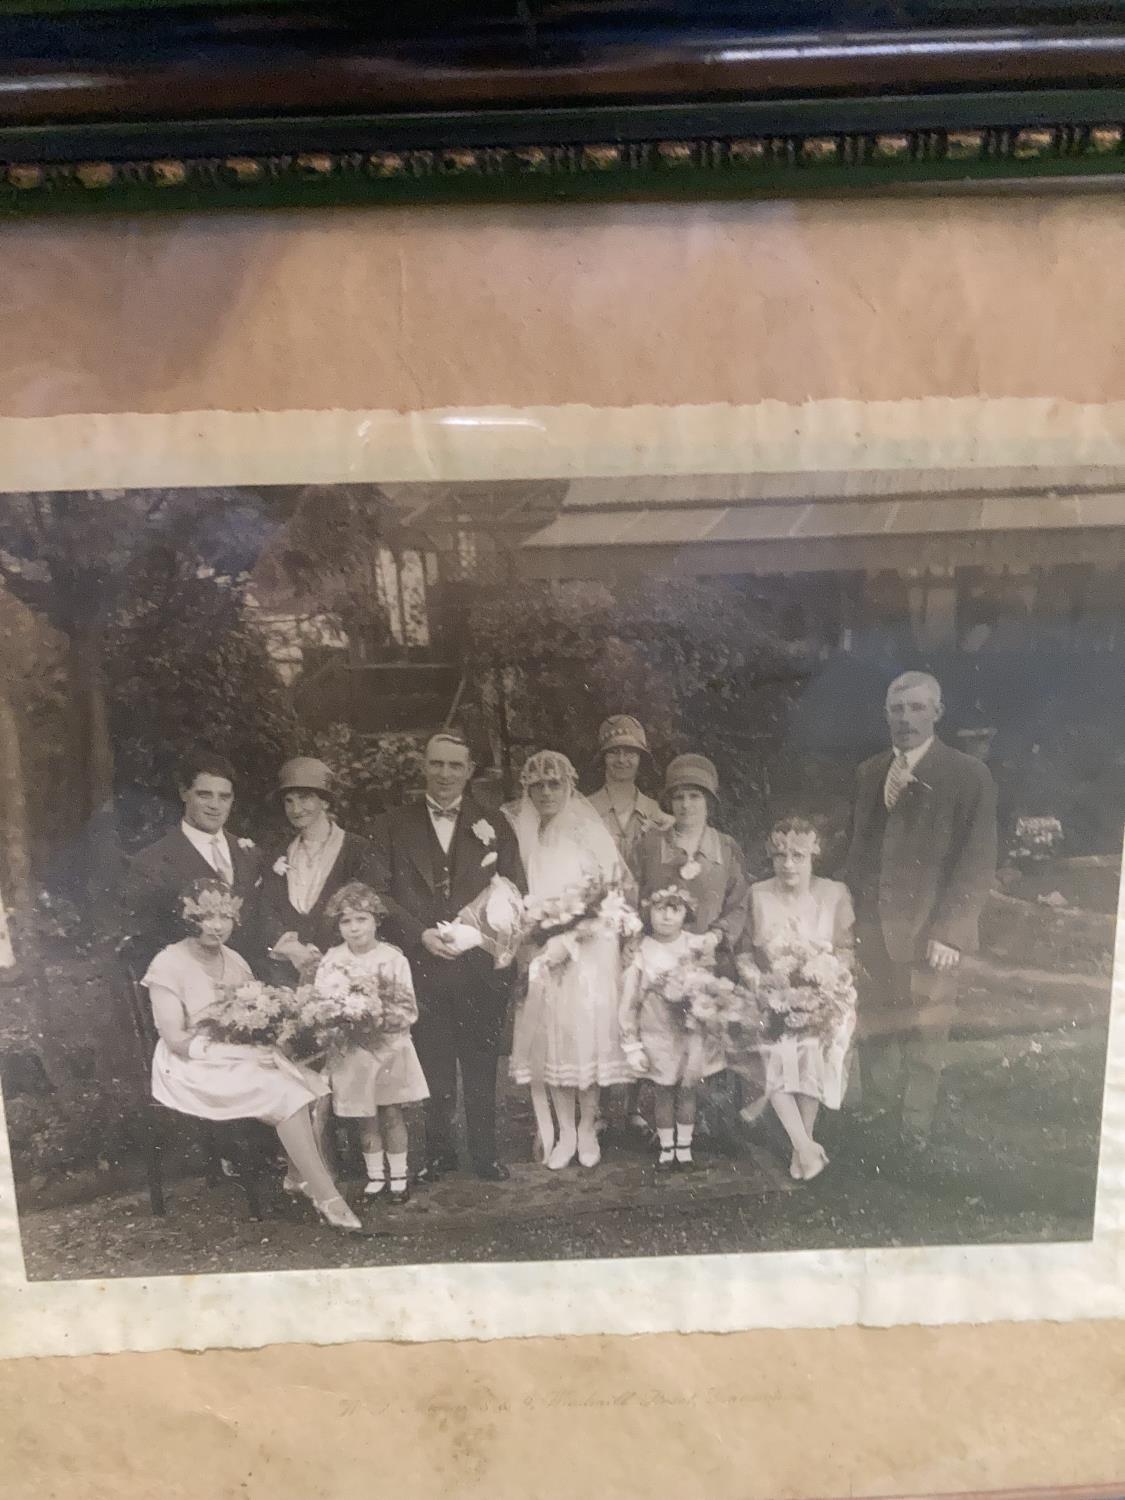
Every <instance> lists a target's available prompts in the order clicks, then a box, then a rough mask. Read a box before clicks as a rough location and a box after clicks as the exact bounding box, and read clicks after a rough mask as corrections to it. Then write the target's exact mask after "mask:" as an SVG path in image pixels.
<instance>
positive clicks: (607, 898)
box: [523, 876, 641, 963]
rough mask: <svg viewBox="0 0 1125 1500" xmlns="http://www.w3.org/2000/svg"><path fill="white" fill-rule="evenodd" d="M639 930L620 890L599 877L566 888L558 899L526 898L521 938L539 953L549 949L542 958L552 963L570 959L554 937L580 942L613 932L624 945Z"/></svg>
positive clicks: (566, 946)
mask: <svg viewBox="0 0 1125 1500" xmlns="http://www.w3.org/2000/svg"><path fill="white" fill-rule="evenodd" d="M640 931H641V919H640V917H638V916H637V914H636V912H635V911H634V910H633V908H632V907H631V906H630V905H629V903H628V902H627V901H626V900H625V897H624V895H623V893H622V892H621V890H620V889H619V888H618V887H617V886H611V885H607V884H606V882H605V881H604V880H602V879H600V878H599V877H598V876H591V877H590V878H589V879H588V880H585V881H583V882H582V883H581V884H578V885H572V886H568V887H567V888H566V890H564V891H563V892H561V894H559V895H557V896H547V897H542V898H539V899H535V898H532V897H530V896H529V897H528V898H527V900H526V901H525V902H524V925H523V933H524V937H525V938H527V939H528V941H529V942H531V943H532V944H533V945H534V946H535V947H537V948H539V949H540V950H548V952H547V954H545V956H548V957H549V961H550V962H553V963H565V962H567V961H569V958H570V957H573V953H572V950H571V948H570V945H569V944H560V943H556V942H555V941H554V939H556V938H569V939H570V940H571V942H581V941H582V940H583V939H585V938H589V937H593V936H595V935H596V934H597V933H599V932H612V933H613V934H614V935H615V936H616V937H617V938H618V939H619V940H620V941H621V942H625V941H628V940H629V939H631V938H634V937H636V936H637V935H638V934H639V933H640Z"/></svg>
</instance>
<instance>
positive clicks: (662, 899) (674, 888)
mask: <svg viewBox="0 0 1125 1500" xmlns="http://www.w3.org/2000/svg"><path fill="white" fill-rule="evenodd" d="M641 905H642V907H643V908H644V909H645V911H651V910H652V908H653V907H654V906H682V907H683V908H684V910H685V911H687V912H689V913H691V914H692V915H694V913H695V897H694V896H693V895H692V894H691V892H690V891H686V890H684V888H683V886H682V885H666V886H664V887H663V888H662V889H661V890H659V891H653V893H652V895H651V896H646V897H645V899H644V900H643V901H642V902H641Z"/></svg>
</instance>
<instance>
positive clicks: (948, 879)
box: [842, 739, 996, 963]
mask: <svg viewBox="0 0 1125 1500" xmlns="http://www.w3.org/2000/svg"><path fill="white" fill-rule="evenodd" d="M891 759H892V752H891V751H889V750H885V751H883V752H882V753H881V754H879V755H873V756H872V757H871V759H870V760H866V761H864V762H863V764H862V765H861V766H860V768H859V770H858V771H857V773H856V794H855V812H854V817H853V822H852V839H851V847H850V848H849V850H848V856H847V859H846V861H845V864H844V869H843V872H842V875H843V878H844V880H846V881H847V883H848V885H849V886H850V887H851V891H852V895H853V896H854V898H855V906H856V922H857V925H859V926H863V925H867V926H869V927H871V926H874V927H877V928H878V929H879V930H880V931H881V932H882V936H883V942H884V944H885V946H886V950H887V954H888V956H889V957H890V958H891V960H892V961H893V962H895V963H920V962H922V961H923V960H924V958H925V956H926V947H927V944H928V943H929V942H930V941H931V940H935V941H937V942H940V943H948V944H949V946H950V947H953V948H957V949H959V950H960V951H961V952H963V953H975V952H976V950H977V948H978V947H979V946H980V931H979V923H980V914H981V910H982V909H983V907H984V903H985V901H986V900H987V899H988V893H989V891H990V890H991V888H992V882H993V879H994V878H995V875H996V785H995V783H994V781H993V780H992V776H991V774H990V772H989V770H988V767H987V766H986V765H985V764H984V762H983V761H980V760H977V759H976V758H975V757H974V756H971V755H965V754H963V753H962V752H961V751H960V750H953V749H951V748H950V746H948V745H946V744H945V743H944V742H943V741H942V740H939V739H935V740H934V742H933V744H932V745H931V746H930V748H929V750H927V752H926V754H925V755H924V756H923V757H922V759H921V760H920V761H919V762H918V764H917V765H916V766H915V767H914V772H913V776H914V779H913V781H911V782H909V783H908V784H907V786H906V788H905V790H904V791H903V792H902V794H901V796H900V797H899V799H898V801H897V802H896V803H895V806H894V809H893V810H892V811H891V812H888V811H887V808H886V805H885V802H884V798H883V787H884V783H885V782H886V779H887V771H888V769H889V768H890V764H891Z"/></svg>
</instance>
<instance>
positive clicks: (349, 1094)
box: [326, 1036, 430, 1119]
mask: <svg viewBox="0 0 1125 1500" xmlns="http://www.w3.org/2000/svg"><path fill="white" fill-rule="evenodd" d="M326 1072H327V1076H328V1081H329V1083H330V1084H331V1086H332V1109H333V1111H334V1112H335V1113H336V1114H338V1115H342V1116H344V1117H345V1118H347V1119H369V1118H370V1117H371V1116H372V1115H373V1114H374V1113H375V1111H376V1110H377V1109H378V1108H380V1106H381V1105H384V1104H416V1103H418V1101H419V1100H421V1099H428V1098H429V1097H430V1091H429V1089H428V1088H427V1087H426V1076H425V1074H424V1073H423V1072H422V1064H421V1063H420V1062H419V1061H418V1054H417V1052H415V1050H414V1043H413V1042H412V1041H411V1040H410V1037H409V1036H404V1037H402V1039H401V1040H400V1041H399V1043H398V1045H397V1046H396V1047H395V1050H394V1051H393V1052H392V1053H391V1055H390V1056H389V1057H385V1058H383V1060H382V1061H381V1062H380V1060H379V1058H377V1057H376V1056H375V1055H374V1054H373V1053H371V1052H368V1051H367V1049H366V1048H365V1047H353V1048H352V1049H351V1050H350V1051H349V1052H347V1053H345V1054H344V1056H343V1057H341V1058H339V1059H338V1060H336V1061H334V1062H331V1063H329V1065H328V1068H327V1070H326Z"/></svg>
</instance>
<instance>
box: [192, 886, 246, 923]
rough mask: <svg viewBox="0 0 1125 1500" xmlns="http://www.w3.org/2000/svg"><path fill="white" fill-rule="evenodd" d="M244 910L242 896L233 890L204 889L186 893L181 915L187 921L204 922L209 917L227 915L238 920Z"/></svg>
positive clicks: (232, 919)
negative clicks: (194, 892)
mask: <svg viewBox="0 0 1125 1500" xmlns="http://www.w3.org/2000/svg"><path fill="white" fill-rule="evenodd" d="M241 910H242V897H241V896H236V895H235V894H234V892H233V891H229V890H226V891H216V890H210V889H207V890H202V891H198V892H197V893H196V894H194V895H192V894H191V893H189V894H187V895H185V896H184V897H183V899H182V900H181V902H180V915H181V916H182V917H183V919H184V921H185V922H203V921H205V920H206V919H207V918H208V917H227V918H229V919H230V921H232V922H237V921H238V916H239V913H240V912H241Z"/></svg>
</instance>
